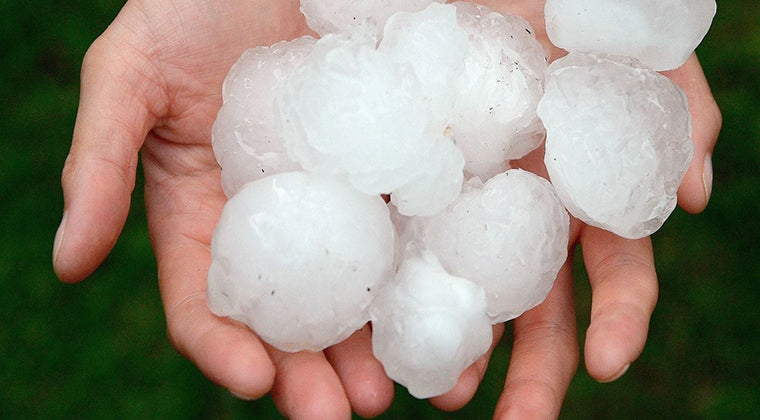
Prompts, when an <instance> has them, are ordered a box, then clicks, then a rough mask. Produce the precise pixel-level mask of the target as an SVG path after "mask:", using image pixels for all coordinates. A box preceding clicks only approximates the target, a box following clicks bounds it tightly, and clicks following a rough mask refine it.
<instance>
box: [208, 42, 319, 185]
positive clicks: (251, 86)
mask: <svg viewBox="0 0 760 420" xmlns="http://www.w3.org/2000/svg"><path fill="white" fill-rule="evenodd" d="M314 42H315V40H314V39H313V38H311V37H302V38H298V39H295V40H293V41H291V42H285V41H283V42H278V43H276V44H274V45H272V46H271V47H256V48H251V49H249V50H247V51H246V52H244V53H243V55H241V56H240V58H239V59H238V61H237V62H236V63H235V64H234V65H233V66H232V68H231V69H230V72H229V74H228V75H227V77H226V78H225V81H224V84H223V87H222V98H223V100H224V104H223V105H222V109H221V110H220V111H219V114H218V115H217V118H216V121H215V122H214V126H213V129H212V136H211V139H212V140H211V143H212V145H213V148H214V155H215V156H216V159H217V162H219V165H220V166H221V167H222V187H223V188H224V192H225V193H226V194H227V196H228V197H231V196H232V195H234V194H235V193H236V192H237V191H238V190H239V189H240V188H241V187H242V186H243V185H245V184H246V183H248V182H250V181H254V180H256V179H259V178H263V177H265V176H269V175H274V174H276V173H280V172H288V171H293V170H299V169H300V168H301V167H300V165H298V164H297V163H295V162H293V161H292V160H291V159H290V158H289V157H288V155H287V152H286V150H285V144H284V142H283V141H282V139H281V138H280V137H279V136H278V135H277V132H276V129H275V125H274V95H275V91H276V89H277V87H278V86H279V85H280V84H281V83H282V81H283V80H284V79H285V78H286V77H288V75H289V74H290V73H291V72H292V71H293V70H294V69H295V68H296V66H297V65H298V64H300V63H301V61H302V60H303V59H304V57H306V55H307V54H308V53H309V51H311V49H312V47H313V45H314Z"/></svg>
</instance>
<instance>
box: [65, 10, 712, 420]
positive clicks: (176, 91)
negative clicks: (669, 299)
mask: <svg viewBox="0 0 760 420" xmlns="http://www.w3.org/2000/svg"><path fill="white" fill-rule="evenodd" d="M481 3H484V4H486V5H487V6H489V7H491V8H493V9H495V10H500V11H510V12H513V13H518V14H521V15H523V16H525V17H526V18H528V19H529V20H530V21H531V24H532V25H533V26H534V28H536V29H537V30H538V31H539V36H541V35H543V32H542V30H541V29H542V28H543V1H535V0H522V1H520V0H517V1H510V2H504V1H499V0H493V1H482V2H481ZM307 31H308V29H307V28H306V26H305V23H304V21H303V18H302V17H301V15H300V13H299V12H298V1H297V0H278V1H271V0H234V1H233V0H230V1H224V2H218V1H211V0H196V1H192V2H189V1H188V2H179V3H178V2H172V1H169V0H161V1H153V2H148V1H140V0H130V1H128V2H127V3H126V5H125V6H124V8H123V10H122V11H121V13H120V14H119V15H118V16H117V18H116V19H115V20H114V22H113V23H112V24H111V26H110V27H109V28H108V29H107V30H106V32H105V33H104V34H103V35H102V36H101V37H100V38H98V40H96V41H95V43H93V45H92V46H91V48H90V50H89V51H88V53H87V55H86V57H85V60H84V64H83V68H82V87H81V89H82V90H81V97H80V107H79V112H78V115H77V121H76V126H75V130H74V138H73V143H72V147H71V151H70V154H69V157H68V158H67V160H66V165H65V168H64V171H63V177H62V185H63V190H64V203H65V204H64V216H63V220H62V222H61V226H60V227H59V230H58V232H57V234H56V239H55V245H54V255H53V259H54V267H55V270H56V273H57V274H58V276H59V277H60V278H61V279H62V280H63V281H67V282H75V281H79V280H81V279H83V278H85V277H87V276H88V275H89V274H90V273H92V271H93V270H95V268H96V267H97V266H98V265H99V264H100V263H101V262H102V260H103V259H104V258H105V256H106V255H107V254H108V252H109V251H110V249H111V248H112V247H113V245H114V243H115V242H116V239H117V237H118V235H119V233H120V231H121V228H122V226H123V224H124V221H125V219H126V216H127V213H128V211H129V198H130V194H131V192H132V190H133V188H134V184H135V170H136V166H137V161H138V153H139V152H140V151H142V153H141V155H142V162H143V168H144V172H145V201H146V206H147V214H148V223H149V229H150V236H151V243H152V246H153V249H154V252H155V255H156V259H157V262H158V271H159V273H158V277H159V282H160V288H161V294H162V301H163V304H164V310H165V313H166V319H167V328H168V334H169V337H170V340H171V341H172V343H173V345H174V346H175V347H176V348H177V350H178V351H179V352H180V353H181V354H183V355H184V356H185V357H187V358H189V359H190V360H192V361H193V362H194V363H195V364H196V365H197V366H198V367H199V368H200V369H201V370H202V371H203V372H204V373H205V374H206V375H207V376H208V377H209V378H210V379H211V380H213V381H214V382H216V383H218V384H220V385H221V386H223V387H225V388H227V389H229V390H230V391H231V392H232V393H234V394H235V395H237V396H240V397H242V398H258V397H260V396H262V395H264V394H265V393H267V392H271V393H272V396H273V397H274V400H275V402H276V404H277V406H278V408H279V409H280V411H281V412H282V413H283V414H284V415H286V416H288V417H293V418H321V417H324V418H348V417H350V413H351V410H352V409H353V411H355V412H357V413H358V414H360V415H363V416H373V415H376V414H379V413H381V412H382V411H383V410H384V409H385V408H387V406H388V405H389V404H390V402H391V399H392V397H393V384H392V382H391V381H390V380H389V379H388V378H387V377H386V376H385V374H384V372H383V370H382V367H381V366H380V364H379V363H378V362H377V361H376V360H375V359H374V357H373V356H372V351H371V341H370V336H371V331H370V329H369V327H365V328H364V329H362V330H360V331H358V332H357V333H355V334H354V335H353V336H352V337H350V338H349V339H348V340H346V341H345V342H343V343H341V344H339V345H336V346H333V347H331V348H329V349H327V350H326V351H325V352H323V353H296V354H288V353H282V352H279V351H277V350H275V349H272V348H271V347H268V346H266V345H265V344H263V343H262V342H261V341H260V340H259V339H258V338H257V337H256V336H255V335H254V334H253V333H251V331H250V330H248V329H247V328H246V327H244V326H242V325H241V324H238V323H236V322H233V321H230V320H227V319H221V318H218V317H216V316H214V315H213V314H212V313H211V312H210V311H209V310H208V308H207V306H206V304H205V287H206V273H207V270H208V266H209V263H210V255H209V244H210V240H211V234H212V231H213V228H214V226H215V224H216V222H217V221H218V218H219V215H220V213H221V209H222V206H223V204H224V202H225V200H226V198H225V196H224V194H223V192H222V190H221V187H220V173H219V168H218V165H217V163H216V161H215V160H214V155H213V153H212V151H211V146H210V132H211V124H212V123H213V120H214V118H215V116H216V112H217V111H218V109H219V107H220V106H221V95H220V92H221V84H222V80H223V78H224V76H225V74H226V72H227V71H228V70H229V68H230V66H231V65H232V63H234V61H235V60H236V59H237V58H238V57H239V55H240V54H241V53H242V52H243V51H244V50H245V49H246V48H249V47H251V46H255V45H269V44H272V43H274V42H276V41H279V40H282V39H293V38H295V37H297V36H300V35H302V34H304V33H307ZM543 37H544V39H545V35H543ZM555 54H559V52H558V51H557V50H552V56H553V57H556V55H555ZM669 77H671V78H673V79H674V80H676V81H677V82H678V83H679V84H681V86H682V87H684V89H685V90H686V91H687V93H688V95H689V99H690V103H691V105H692V114H693V115H694V117H695V124H694V129H695V131H694V138H695V143H696V144H697V152H696V157H695V160H694V162H695V163H694V164H692V167H691V168H690V170H689V173H688V174H687V177H686V179H685V181H684V184H683V185H682V188H681V190H680V191H679V202H680V203H681V205H682V207H684V208H685V209H687V210H689V211H699V210H701V209H702V208H704V206H705V205H706V202H707V198H708V197H709V190H710V187H709V185H710V184H709V182H708V181H709V180H710V179H711V176H708V175H706V174H708V169H709V165H708V164H707V163H706V162H709V159H706V157H708V156H709V155H710V153H709V152H710V151H711V150H712V147H713V146H714V144H715V137H716V136H717V131H718V129H719V126H720V114H719V113H718V111H717V107H716V106H715V105H714V101H712V96H711V95H710V92H709V88H708V87H707V84H706V82H705V81H704V76H703V75H702V73H701V70H700V69H699V66H698V63H697V61H696V59H692V60H690V62H689V63H687V65H686V66H684V68H683V69H679V70H677V71H674V72H671V73H670V74H669ZM532 156H533V157H529V158H528V159H526V160H525V161H524V162H523V166H524V167H526V168H529V169H533V170H536V171H540V167H541V164H540V158H536V156H538V154H534V155H532ZM531 162H532V163H531ZM703 168H705V169H703ZM576 242H580V243H582V244H583V249H584V258H585V260H586V264H587V267H588V270H589V273H590V278H591V282H592V287H593V299H594V300H593V306H592V320H591V326H590V327H589V331H588V334H587V340H586V365H587V367H588V369H589V372H590V373H591V374H592V376H594V377H595V378H597V379H600V380H610V379H614V378H615V377H616V376H618V375H619V374H620V373H621V372H622V371H624V368H625V367H626V366H627V365H628V364H629V363H630V362H632V361H633V360H634V359H635V358H636V357H637V356H638V354H639V353H640V352H641V349H642V347H643V344H644V341H645V339H646V332H647V326H648V320H649V316H650V314H651V311H652V309H653V307H654V303H655V301H656V295H657V282H656V275H655V272H654V268H653V263H652V253H651V246H650V244H649V241H648V240H646V239H644V240H639V241H627V240H623V239H620V238H617V237H615V236H614V235H611V234H608V233H606V232H603V231H599V230H597V229H593V228H589V227H586V226H582V225H581V224H580V223H578V222H577V221H574V222H573V226H572V238H571V249H572V245H574V244H575V243H576ZM571 261H572V253H571V257H569V258H568V261H567V262H566V264H565V266H564V267H563V268H562V271H561V272H560V275H559V278H558V280H557V282H556V285H555V288H554V290H553V291H552V292H551V294H550V295H549V297H548V298H547V300H546V301H545V303H544V304H542V305H541V306H539V307H537V308H536V309H534V310H532V311H530V312H528V313H526V314H524V315H523V316H521V317H520V318H519V319H517V320H516V321H515V346H514V350H513V356H512V362H511V363H510V368H509V373H508V377H507V383H506V386H505V389H504V394H503V396H502V398H501V400H500V402H499V406H498V407H497V416H506V415H507V414H510V413H516V414H518V416H520V417H524V416H523V415H528V414H530V417H533V416H537V417H546V416H549V417H551V416H555V417H556V415H557V414H558V413H559V409H560V406H561V402H562V399H563V396H564V394H565V392H566V390H567V387H568V385H569V382H570V379H571V378H572V375H573V374H574V372H575V369H576V366H577V359H578V344H577V340H576V333H575V317H574V309H573V299H572V278H571ZM502 329H503V328H502V327H501V326H497V327H496V334H495V340H494V343H496V342H498V338H499V337H500V336H501V331H502ZM492 350H493V347H492ZM489 354H490V353H489ZM487 356H488V355H487ZM487 356H485V357H483V358H482V359H481V360H479V361H478V362H476V363H475V364H474V365H473V366H472V367H471V368H469V369H468V370H467V371H465V372H464V373H463V375H462V376H461V378H460V381H459V384H458V385H457V387H455V388H454V389H453V390H452V391H451V392H449V393H447V394H446V395H444V396H441V397H437V398H434V399H433V400H432V402H433V404H434V405H436V406H438V407H440V408H442V409H456V408H459V407H461V406H462V405H464V404H465V403H466V402H468V401H469V400H470V399H471V398H472V395H473V394H474V392H475V390H476V389H477V386H478V384H479V382H480V379H481V378H482V376H483V373H484V372H485V368H486V365H487V360H488V357H487Z"/></svg>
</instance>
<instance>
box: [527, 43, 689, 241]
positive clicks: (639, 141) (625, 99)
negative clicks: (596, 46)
mask: <svg viewBox="0 0 760 420" xmlns="http://www.w3.org/2000/svg"><path fill="white" fill-rule="evenodd" d="M538 114H539V116H540V117H541V119H542V120H543V122H544V125H545V126H546V131H547V138H546V155H545V157H544V162H545V164H546V167H547V169H548V171H549V177H550V179H551V181H552V184H554V187H555V188H556V189H557V194H558V195H559V196H560V198H561V199H562V202H563V204H564V205H565V207H567V209H568V210H569V211H570V213H571V214H572V215H574V216H575V217H577V218H579V219H581V220H583V221H584V222H586V223H588V224H591V225H594V226H598V227H601V228H603V229H606V230H609V231H611V232H614V233H615V234H617V235H620V236H623V237H625V238H641V237H644V236H647V235H650V234H651V233H653V232H654V231H656V230H657V229H659V228H660V226H662V224H663V223H664V222H665V220H666V219H667V217H668V216H669V215H670V213H671V212H672V211H673V209H674V208H675V206H676V193H677V191H678V187H679V185H680V184H681V180H682V178H683V176H684V174H685V173H686V170H687V169H688V167H689V164H690V162H691V158H692V155H693V149H694V146H693V144H692V141H691V116H690V114H689V110H688V105H687V100H686V95H685V94H684V93H683V91H681V89H680V88H678V87H677V86H676V85H675V83H673V82H672V81H671V80H670V79H668V78H666V77H665V76H662V75H660V74H659V73H656V72H654V71H652V70H649V69H647V68H644V67H643V66H642V65H641V64H639V63H637V62H636V61H635V60H633V59H627V58H622V57H609V56H607V57H597V56H593V55H583V54H570V55H568V56H567V57H564V58H562V59H559V60H557V61H555V62H554V63H552V65H551V66H549V73H548V77H547V86H546V94H545V95H544V97H543V99H542V100H541V103H540V104H539V107H538ZM567 116H572V118H568V117H567Z"/></svg>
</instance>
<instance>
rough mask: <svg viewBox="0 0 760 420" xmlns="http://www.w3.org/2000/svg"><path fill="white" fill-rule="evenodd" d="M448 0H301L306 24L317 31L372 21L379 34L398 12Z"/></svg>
mask: <svg viewBox="0 0 760 420" xmlns="http://www.w3.org/2000/svg"><path fill="white" fill-rule="evenodd" d="M444 1H445V0H301V12H302V13H303V14H304V16H306V24H307V25H309V28H311V29H313V30H314V31H315V32H316V33H318V34H320V35H322V36H324V35H326V34H328V33H333V32H340V31H344V30H346V29H348V28H350V27H352V26H357V25H362V24H367V23H368V22H367V21H369V23H370V24H371V25H372V26H373V27H374V28H375V31H376V35H378V36H379V35H380V34H381V33H382V29H383V26H384V25H385V22H386V21H387V20H388V18H389V17H390V16H391V15H392V14H394V13H396V12H415V11H418V10H422V9H424V8H425V6H427V5H429V4H430V3H434V2H437V3H443V2H444Z"/></svg>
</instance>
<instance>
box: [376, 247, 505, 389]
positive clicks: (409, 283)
mask: <svg viewBox="0 0 760 420" xmlns="http://www.w3.org/2000/svg"><path fill="white" fill-rule="evenodd" d="M371 312H372V348H373V351H374V353H375V356H376V357H377V358H378V360H380V362H381V363H382V364H383V367H384V368H385V372H386V373H387V374H388V376H389V377H390V378H392V379H393V380H395V381H396V382H398V383H400V384H402V385H404V386H406V387H407V388H408V389H409V393H411V394H412V395H413V396H415V397H417V398H429V397H433V396H436V395H441V394H443V393H445V392H447V391H449V390H450V389H451V388H453V387H454V385H456V382H457V379H458V378H459V375H460V374H461V373H462V371H463V370H464V369H466V368H467V367H468V366H469V365H471V364H472V363H473V362H474V361H475V360H477V359H478V358H479V357H480V356H482V355H483V354H485V352H486V351H488V348H489V347H490V345H491V340H492V338H493V337H492V336H493V332H492V329H491V323H490V321H489V319H488V317H487V316H486V314H485V313H486V297H485V292H484V291H483V289H482V288H481V287H479V286H477V285H476V284H474V283H472V282H470V281H467V280H465V279H462V278H458V277H454V276H451V275H449V274H448V273H446V271H445V270H444V269H443V268H442V267H441V265H440V264H439V263H438V262H437V260H435V258H434V257H432V256H430V255H422V256H415V257H411V258H407V259H406V261H405V262H404V263H403V264H402V266H401V268H400V269H399V271H398V274H397V276H396V280H395V282H393V283H391V284H389V285H388V286H387V287H385V288H384V289H383V290H382V291H381V292H380V294H379V296H378V298H377V299H376V300H375V302H374V303H373V304H372V311H371Z"/></svg>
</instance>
